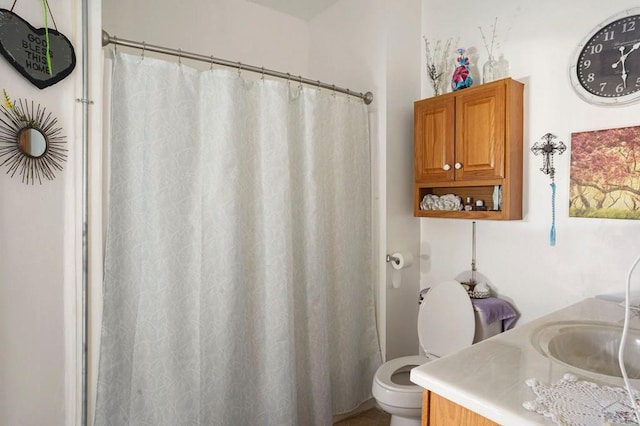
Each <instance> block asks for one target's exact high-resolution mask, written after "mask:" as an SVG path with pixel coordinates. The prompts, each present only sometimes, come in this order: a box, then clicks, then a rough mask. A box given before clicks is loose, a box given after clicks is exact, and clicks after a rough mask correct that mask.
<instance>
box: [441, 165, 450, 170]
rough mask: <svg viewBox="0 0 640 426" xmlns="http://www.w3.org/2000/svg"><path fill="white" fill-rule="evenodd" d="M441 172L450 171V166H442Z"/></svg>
mask: <svg viewBox="0 0 640 426" xmlns="http://www.w3.org/2000/svg"><path fill="white" fill-rule="evenodd" d="M442 170H451V166H450V165H449V164H445V165H444V166H442Z"/></svg>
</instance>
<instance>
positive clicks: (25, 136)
mask: <svg viewBox="0 0 640 426" xmlns="http://www.w3.org/2000/svg"><path fill="white" fill-rule="evenodd" d="M18 147H19V148H20V151H22V153H23V154H25V155H28V156H30V157H34V158H39V157H41V156H42V155H43V154H44V153H45V151H46V150H47V139H46V138H45V136H44V135H43V134H42V132H41V131H39V130H37V129H34V128H32V127H24V128H22V129H20V131H19V132H18Z"/></svg>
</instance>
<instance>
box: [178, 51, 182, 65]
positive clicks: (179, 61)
mask: <svg viewBox="0 0 640 426" xmlns="http://www.w3.org/2000/svg"><path fill="white" fill-rule="evenodd" d="M178 64H179V65H182V49H178Z"/></svg>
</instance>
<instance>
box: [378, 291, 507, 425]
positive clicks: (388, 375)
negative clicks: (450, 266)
mask: <svg viewBox="0 0 640 426" xmlns="http://www.w3.org/2000/svg"><path fill="white" fill-rule="evenodd" d="M500 331H502V330H501V329H500V328H498V327H496V326H493V327H491V326H489V325H488V324H486V321H485V319H484V318H483V317H482V315H479V313H478V312H474V309H473V306H472V304H471V300H470V299H469V295H468V294H467V292H466V290H465V289H464V287H462V285H460V283H459V282H458V281H453V280H452V281H446V282H442V283H440V284H437V285H434V286H432V287H431V289H430V290H429V291H428V292H427V293H426V294H425V296H424V300H423V301H422V304H421V305H420V310H419V312H418V339H419V341H420V347H421V349H422V351H423V352H424V353H425V355H413V356H405V357H401V358H396V359H392V360H390V361H387V362H385V363H384V364H382V365H381V366H380V368H378V370H377V371H376V374H375V376H374V379H373V384H372V387H371V392H372V394H373V397H374V398H375V400H376V404H377V405H378V406H379V407H380V408H381V409H382V410H384V411H386V412H387V413H389V414H391V424H390V426H419V425H420V417H421V411H422V390H423V389H422V388H421V387H420V386H418V385H416V384H414V383H412V382H411V381H410V380H409V374H410V371H411V369H412V368H414V367H417V366H419V365H422V364H424V363H426V362H429V361H431V360H433V359H437V358H440V357H442V356H445V355H448V354H451V353H453V352H457V351H458V350H461V349H463V348H465V347H467V346H470V345H471V344H472V343H474V336H476V340H475V341H479V340H482V339H484V338H487V337H491V336H492V335H494V334H497V333H499V332H500Z"/></svg>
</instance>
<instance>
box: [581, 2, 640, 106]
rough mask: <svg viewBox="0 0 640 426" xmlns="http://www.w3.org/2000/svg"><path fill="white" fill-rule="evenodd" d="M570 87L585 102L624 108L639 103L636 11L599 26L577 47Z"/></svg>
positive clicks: (638, 13) (638, 16)
mask: <svg viewBox="0 0 640 426" xmlns="http://www.w3.org/2000/svg"><path fill="white" fill-rule="evenodd" d="M569 73H570V78H571V84H572V86H573V88H574V89H575V90H576V92H577V93H578V94H579V95H580V96H581V97H582V98H583V99H584V100H585V101H587V102H590V103H593V104H598V105H624V104H628V103H631V102H634V101H637V100H640V8H634V9H629V10H625V11H623V12H621V13H618V14H616V15H614V16H612V17H610V18H608V19H606V20H605V21H604V22H602V23H601V24H599V25H598V26H597V27H596V28H594V29H593V30H592V31H591V32H589V33H588V34H587V36H586V37H585V38H584V39H583V40H582V42H581V43H580V44H579V45H578V47H577V49H576V52H575V54H574V56H573V59H572V61H571V66H570V70H569Z"/></svg>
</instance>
